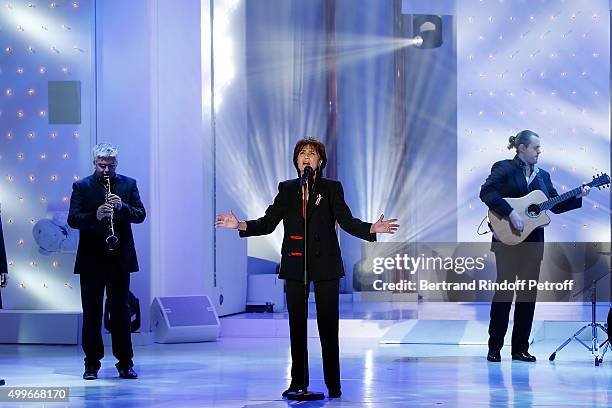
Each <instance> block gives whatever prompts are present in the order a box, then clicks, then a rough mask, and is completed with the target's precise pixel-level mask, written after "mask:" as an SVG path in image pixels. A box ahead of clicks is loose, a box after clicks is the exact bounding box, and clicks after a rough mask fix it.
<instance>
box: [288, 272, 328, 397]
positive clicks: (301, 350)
mask: <svg viewBox="0 0 612 408" xmlns="http://www.w3.org/2000/svg"><path fill="white" fill-rule="evenodd" d="M339 282H340V281H339V279H334V280H328V281H318V282H315V283H314V292H315V302H316V306H317V326H318V328H319V338H320V340H321V350H322V354H323V376H324V378H325V385H327V388H328V389H331V390H335V389H340V351H339V346H338V326H339V312H338V297H339ZM306 290H307V291H310V285H308V286H307V288H306ZM285 292H286V295H287V309H288V311H289V334H290V337H291V385H292V386H293V385H295V386H308V348H307V339H306V334H307V333H306V323H307V322H306V304H305V301H304V296H305V291H304V282H299V281H292V280H286V281H285Z"/></svg>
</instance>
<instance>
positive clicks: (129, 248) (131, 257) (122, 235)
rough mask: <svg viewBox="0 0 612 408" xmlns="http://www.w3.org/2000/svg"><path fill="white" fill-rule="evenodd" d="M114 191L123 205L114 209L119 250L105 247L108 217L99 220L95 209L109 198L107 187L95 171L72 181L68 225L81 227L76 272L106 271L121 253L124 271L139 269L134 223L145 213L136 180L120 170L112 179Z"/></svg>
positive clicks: (138, 221)
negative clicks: (112, 260) (113, 259)
mask: <svg viewBox="0 0 612 408" xmlns="http://www.w3.org/2000/svg"><path fill="white" fill-rule="evenodd" d="M111 191H112V192H113V193H114V194H116V195H118V196H119V197H121V201H123V205H122V207H121V209H119V210H115V215H114V218H115V235H116V236H117V237H118V238H119V247H118V249H117V250H116V254H111V253H109V251H108V250H107V249H106V237H107V236H108V235H109V229H108V225H109V224H108V218H105V219H102V221H98V219H97V218H96V211H97V210H98V207H99V206H101V205H102V204H103V203H104V202H105V200H106V190H105V189H104V186H103V185H102V183H101V182H100V181H98V180H97V178H96V176H95V174H93V175H91V176H89V177H86V178H84V179H82V180H79V181H77V182H75V183H73V184H72V196H71V197H70V211H69V213H68V225H70V226H71V227H72V228H76V229H78V230H80V238H79V247H78V250H77V256H76V262H75V264H74V273H77V274H81V273H83V274H94V273H95V274H98V273H104V272H105V270H106V269H107V264H108V262H109V260H111V259H112V257H113V256H117V257H118V261H119V265H120V267H121V270H122V271H123V272H136V271H138V259H137V257H136V249H135V248H134V238H133V236H132V225H131V224H132V223H135V224H140V223H141V222H143V221H144V219H145V217H146V212H145V208H144V205H143V204H142V202H141V201H140V194H139V193H138V187H137V186H136V180H134V179H132V178H129V177H126V176H122V175H119V174H117V176H116V177H115V178H114V180H112V181H111Z"/></svg>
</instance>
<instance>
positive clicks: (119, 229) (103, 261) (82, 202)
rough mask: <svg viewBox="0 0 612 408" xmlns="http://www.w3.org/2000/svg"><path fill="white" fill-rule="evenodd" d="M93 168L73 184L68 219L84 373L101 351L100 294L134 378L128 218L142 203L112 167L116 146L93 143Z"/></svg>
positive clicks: (116, 347)
mask: <svg viewBox="0 0 612 408" xmlns="http://www.w3.org/2000/svg"><path fill="white" fill-rule="evenodd" d="M93 157H94V162H93V164H94V168H95V172H94V174H92V175H91V176H89V177H85V178H84V179H82V180H79V181H77V182H75V183H74V184H73V185H72V197H71V198H70V212H69V214H68V225H70V226H71V227H72V228H76V229H78V230H79V231H80V238H79V247H78V250H77V256H76V263H75V265H74V273H76V274H79V275H80V282H81V304H82V306H83V336H82V337H83V338H82V342H83V351H84V352H85V372H84V374H83V378H84V379H86V380H94V379H96V378H97V377H98V370H99V369H100V360H101V359H102V357H104V344H103V342H102V313H103V297H104V290H105V289H106V296H107V298H108V299H109V304H110V308H111V310H110V316H111V326H112V329H111V337H112V343H113V355H114V356H115V357H116V358H117V360H118V363H117V364H116V367H117V370H118V371H119V376H120V377H121V378H131V379H134V378H137V374H136V372H135V371H134V370H133V368H132V367H133V366H134V363H133V361H132V358H133V357H134V352H133V350H132V339H131V330H130V313H129V303H128V299H129V298H128V295H129V290H130V273H131V272H136V271H138V259H137V257H136V250H135V248H134V238H133V236H132V227H131V224H132V223H136V224H139V223H141V222H143V221H144V219H145V216H146V213H145V208H144V206H143V204H142V202H141V201H140V195H139V193H138V187H137V186H136V180H134V179H132V178H129V177H126V176H122V175H119V174H116V173H115V170H116V168H117V149H116V148H115V147H114V146H112V145H110V144H107V143H101V144H99V145H97V146H96V147H94V149H93ZM105 176H108V177H109V179H110V184H111V192H112V194H110V195H109V196H108V197H107V194H106V189H105V183H104V177H105ZM111 214H113V221H114V222H113V224H114V231H115V236H116V237H117V238H118V239H119V242H118V245H117V246H116V248H115V249H113V250H109V248H108V245H107V242H106V238H107V237H108V236H109V235H111V233H110V225H109V224H110V215H111Z"/></svg>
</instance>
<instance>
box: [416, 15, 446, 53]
mask: <svg viewBox="0 0 612 408" xmlns="http://www.w3.org/2000/svg"><path fill="white" fill-rule="evenodd" d="M412 33H413V34H414V36H415V37H414V39H415V41H416V40H417V39H419V38H420V44H417V43H415V45H416V46H417V47H418V48H421V49H429V48H438V47H440V46H441V45H442V19H441V18H440V16H435V15H430V14H415V15H414V16H413V17H412Z"/></svg>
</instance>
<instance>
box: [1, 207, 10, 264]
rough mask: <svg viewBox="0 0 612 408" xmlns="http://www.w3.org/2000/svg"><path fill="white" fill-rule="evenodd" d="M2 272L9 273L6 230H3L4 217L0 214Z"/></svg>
mask: <svg viewBox="0 0 612 408" xmlns="http://www.w3.org/2000/svg"><path fill="white" fill-rule="evenodd" d="M0 273H8V263H7V260H6V248H5V247H4V232H3V231H2V217H1V216H0Z"/></svg>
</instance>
